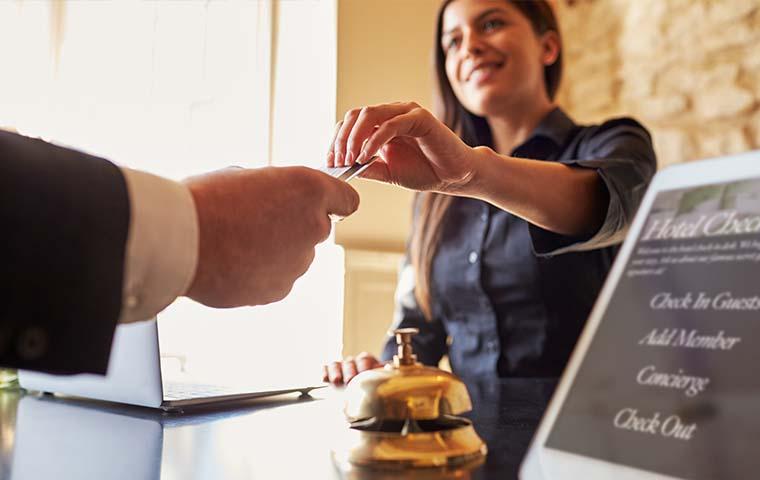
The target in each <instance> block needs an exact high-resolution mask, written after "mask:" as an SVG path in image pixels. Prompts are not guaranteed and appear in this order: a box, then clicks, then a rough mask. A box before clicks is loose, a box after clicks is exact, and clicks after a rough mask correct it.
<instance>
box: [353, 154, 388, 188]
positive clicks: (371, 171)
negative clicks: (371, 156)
mask: <svg viewBox="0 0 760 480" xmlns="http://www.w3.org/2000/svg"><path fill="white" fill-rule="evenodd" d="M359 177H361V178H365V179H367V180H375V181H378V182H384V183H391V173H390V170H389V169H388V164H387V163H386V162H385V160H381V159H377V160H375V161H374V162H372V164H371V165H370V166H369V167H367V168H366V170H364V171H363V172H362V173H360V174H359Z"/></svg>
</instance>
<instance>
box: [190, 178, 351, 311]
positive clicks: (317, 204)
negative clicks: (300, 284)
mask: <svg viewBox="0 0 760 480" xmlns="http://www.w3.org/2000/svg"><path fill="white" fill-rule="evenodd" d="M185 184H186V185H187V186H188V188H189V189H190V193H191V194H192V196H193V200H194V201H195V209H196V212H197V215H198V226H199V232H200V234H199V235H200V238H199V251H198V266H197V268H196V271H195V277H194V278H193V281H192V283H191V285H190V288H189V289H188V291H187V292H186V295H187V296H188V297H190V298H192V299H194V300H196V301H198V302H200V303H203V304H205V305H208V306H211V307H237V306H242V305H261V304H266V303H271V302H275V301H277V300H280V299H282V298H284V297H285V296H286V295H287V294H288V293H289V292H290V289H291V288H292V286H293V282H294V281H295V280H296V279H297V278H298V277H300V276H301V275H303V274H304V273H305V272H306V270H307V269H308V267H309V265H311V262H312V260H313V259H314V246H315V245H316V244H317V243H320V242H322V241H324V240H325V239H326V238H327V237H328V235H329V234H330V228H331V222H330V219H329V217H328V215H330V214H333V215H337V216H348V215H350V214H352V213H353V212H354V211H355V210H356V209H357V207H358V206H359V195H358V194H357V193H356V191H355V190H354V189H353V188H351V187H350V186H349V185H348V184H346V183H345V182H342V181H340V180H336V179H334V178H332V177H330V176H329V175H327V174H325V173H322V172H319V171H317V170H314V169H311V168H307V167H283V168H276V167H267V168H259V169H252V170H245V169H234V168H230V169H226V170H220V171H217V172H211V173H208V174H205V175H200V176H197V177H192V178H189V179H187V180H185Z"/></svg>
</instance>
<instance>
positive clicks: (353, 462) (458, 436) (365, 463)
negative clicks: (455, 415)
mask: <svg viewBox="0 0 760 480" xmlns="http://www.w3.org/2000/svg"><path fill="white" fill-rule="evenodd" d="M487 451H488V450H487V447H486V444H485V443H483V440H481V439H480V437H479V436H478V434H477V433H476V432H475V429H474V428H473V427H472V424H470V423H469V422H467V425H466V426H462V427H458V428H454V429H450V430H443V431H435V432H415V433H408V434H406V435H401V434H400V433H392V432H372V431H360V430H355V429H351V428H349V429H348V432H347V433H346V436H345V438H344V442H343V444H342V445H341V446H338V448H334V449H333V460H334V461H335V463H336V464H337V465H338V466H341V467H342V468H343V469H348V468H350V467H362V468H369V469H375V470H385V471H388V470H392V471H399V470H407V469H431V468H439V469H440V468H445V469H457V468H461V467H473V466H477V465H478V464H480V463H482V461H483V459H484V458H485V456H486V454H487Z"/></svg>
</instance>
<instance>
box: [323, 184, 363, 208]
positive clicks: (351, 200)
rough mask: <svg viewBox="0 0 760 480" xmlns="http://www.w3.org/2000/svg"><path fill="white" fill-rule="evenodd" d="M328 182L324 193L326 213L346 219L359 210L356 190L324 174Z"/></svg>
mask: <svg viewBox="0 0 760 480" xmlns="http://www.w3.org/2000/svg"><path fill="white" fill-rule="evenodd" d="M325 176H326V177H327V178H326V180H327V181H328V188H327V191H326V197H325V202H326V205H325V206H326V208H327V213H328V214H332V215H338V216H341V217H347V216H349V215H351V214H352V213H354V212H355V211H356V209H357V208H359V194H358V193H357V192H356V190H354V189H353V187H351V185H349V184H347V183H346V182H344V181H342V180H336V179H334V178H332V177H330V176H329V175H327V174H325Z"/></svg>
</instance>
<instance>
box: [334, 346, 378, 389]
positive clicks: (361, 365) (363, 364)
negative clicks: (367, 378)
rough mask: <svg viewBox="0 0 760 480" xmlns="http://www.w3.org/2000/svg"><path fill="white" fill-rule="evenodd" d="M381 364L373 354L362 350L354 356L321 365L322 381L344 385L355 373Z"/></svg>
mask: <svg viewBox="0 0 760 480" xmlns="http://www.w3.org/2000/svg"><path fill="white" fill-rule="evenodd" d="M381 366H383V362H381V361H379V360H378V359H377V358H375V357H374V356H373V355H371V354H369V353H367V352H362V353H360V354H359V355H357V356H356V357H346V358H345V359H344V360H343V361H342V362H332V363H330V364H328V365H324V366H323V367H322V381H323V382H330V383H332V384H333V385H335V386H340V385H345V384H347V383H348V382H350V381H351V379H352V378H354V377H355V376H356V375H357V374H359V373H361V372H363V371H365V370H371V369H373V368H377V367H381Z"/></svg>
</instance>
